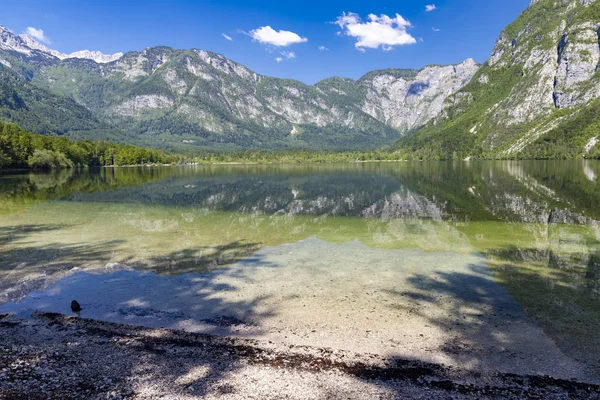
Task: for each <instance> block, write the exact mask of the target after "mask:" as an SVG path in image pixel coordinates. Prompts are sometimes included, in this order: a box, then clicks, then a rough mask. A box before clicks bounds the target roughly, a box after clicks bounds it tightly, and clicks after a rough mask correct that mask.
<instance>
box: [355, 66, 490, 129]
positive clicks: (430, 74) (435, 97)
mask: <svg viewBox="0 0 600 400" xmlns="http://www.w3.org/2000/svg"><path fill="white" fill-rule="evenodd" d="M478 68H479V66H478V65H477V63H476V62H475V61H474V60H472V59H468V60H466V61H464V62H463V63H461V64H458V65H454V66H445V67H441V66H429V67H425V68H423V69H422V70H420V71H419V72H418V73H417V74H416V76H415V77H414V78H412V79H405V78H403V77H396V76H394V75H392V74H389V73H385V71H384V72H382V73H376V74H370V75H369V78H368V79H362V80H361V84H362V85H364V86H365V88H366V96H365V99H364V100H363V102H362V104H361V109H362V110H363V111H364V112H366V113H367V114H369V115H371V116H372V117H373V118H376V119H378V120H380V121H383V122H385V123H386V124H388V125H390V126H392V127H394V128H395V129H398V130H400V131H402V132H408V131H410V130H412V129H415V128H418V127H419V126H422V125H424V124H426V123H427V122H428V121H429V120H431V119H432V118H434V117H436V116H438V115H439V114H440V113H441V112H442V110H443V106H444V101H445V100H446V98H447V97H448V96H449V95H451V94H453V93H455V92H456V91H458V90H459V89H461V88H462V87H463V86H464V85H466V84H467V83H469V81H471V78H473V75H474V74H475V72H477V70H478Z"/></svg>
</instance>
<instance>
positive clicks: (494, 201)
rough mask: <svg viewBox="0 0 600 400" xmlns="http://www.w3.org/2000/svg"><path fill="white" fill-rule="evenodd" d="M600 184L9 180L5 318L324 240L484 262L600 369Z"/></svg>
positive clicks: (565, 165) (389, 177)
mask: <svg viewBox="0 0 600 400" xmlns="http://www.w3.org/2000/svg"><path fill="white" fill-rule="evenodd" d="M598 176H600V163H598V162H594V161H581V160H577V161H548V162H545V161H531V162H509V161H503V162H415V163H393V164H387V163H382V164H348V165H345V164H344V165H268V166H262V165H255V166H235V165H229V166H187V167H153V168H150V167H145V168H116V169H111V168H107V169H101V170H69V171H57V172H55V173H51V174H8V175H1V176H0V303H5V302H8V301H13V300H18V299H21V298H23V297H24V296H26V295H27V294H28V293H30V292H31V291H32V290H35V289H39V288H43V287H47V286H48V285H50V284H51V283H52V282H54V281H56V280H58V279H60V278H61V277H64V276H67V275H69V274H72V273H73V269H74V268H75V269H98V268H102V269H103V268H106V267H107V266H108V267H109V268H123V267H124V266H128V267H133V268H135V269H137V270H143V271H152V272H156V273H159V274H163V275H178V274H182V273H188V272H196V273H202V272H205V271H210V270H215V269H218V268H220V267H222V266H224V265H228V264H231V263H233V262H236V261H238V260H241V259H243V258H245V257H248V256H250V255H252V254H254V253H256V252H257V251H259V250H260V249H261V248H264V247H265V246H279V245H283V244H286V243H295V242H299V241H301V240H304V239H307V238H309V237H313V236H314V237H317V238H318V239H320V240H322V241H325V242H330V243H345V242H351V241H354V240H359V241H360V242H362V243H363V244H364V245H367V246H369V247H371V248H374V249H378V248H381V249H393V250H399V249H418V250H422V251H426V252H452V253H460V254H464V255H467V254H472V253H478V254H482V255H483V256H485V259H486V262H487V264H488V266H489V268H490V269H491V271H492V273H493V276H494V279H495V281H496V282H497V283H498V284H500V285H502V286H504V287H505V288H506V289H507V290H508V291H509V293H510V294H511V295H512V296H513V297H514V298H515V299H516V300H517V301H518V302H519V303H520V304H521V306H522V307H523V309H524V310H525V312H526V313H527V315H529V316H530V317H532V318H534V320H535V321H536V322H537V323H538V324H539V325H540V326H541V327H542V328H543V329H544V332H545V333H546V334H547V335H549V336H550V337H552V339H553V340H555V341H556V343H557V344H558V345H559V347H560V348H561V350H562V351H564V352H566V353H567V354H570V355H572V356H573V357H575V358H576V359H580V360H584V361H585V362H586V363H589V364H594V363H595V368H598V370H600V363H599V362H598V359H600V357H599V354H598V349H597V346H596V345H595V343H600V245H599V244H600V226H599V223H598V221H599V220H600V207H598V204H600V184H599V183H598V178H597V177H598ZM372 268H377V265H373V266H372Z"/></svg>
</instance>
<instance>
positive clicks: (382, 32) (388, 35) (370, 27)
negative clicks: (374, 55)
mask: <svg viewBox="0 0 600 400" xmlns="http://www.w3.org/2000/svg"><path fill="white" fill-rule="evenodd" d="M368 18H369V21H368V22H363V21H362V20H361V18H360V16H359V15H358V14H355V13H347V14H346V13H343V14H342V15H341V16H339V17H338V18H337V20H336V21H335V24H337V25H338V26H339V27H340V28H342V32H338V35H341V34H344V35H346V36H351V37H354V38H356V39H357V42H356V43H355V44H354V46H355V47H356V48H357V49H358V50H360V51H365V48H370V49H376V48H378V47H380V46H381V48H382V49H383V50H384V51H390V50H392V49H393V47H394V46H403V45H409V44H414V43H416V42H417V40H416V39H415V38H414V37H412V36H411V35H410V34H409V33H408V32H407V31H406V30H407V29H408V28H409V27H411V26H412V25H411V23H410V22H409V21H407V20H406V19H404V18H403V17H402V16H401V15H400V14H396V16H395V17H393V18H392V17H388V16H387V15H385V14H382V15H380V16H377V15H375V14H369V17H368Z"/></svg>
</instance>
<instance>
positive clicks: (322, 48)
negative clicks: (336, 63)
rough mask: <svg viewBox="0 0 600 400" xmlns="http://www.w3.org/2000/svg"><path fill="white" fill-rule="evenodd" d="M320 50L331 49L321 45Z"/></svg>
mask: <svg viewBox="0 0 600 400" xmlns="http://www.w3.org/2000/svg"><path fill="white" fill-rule="evenodd" d="M319 51H329V49H328V48H327V47H325V46H319Z"/></svg>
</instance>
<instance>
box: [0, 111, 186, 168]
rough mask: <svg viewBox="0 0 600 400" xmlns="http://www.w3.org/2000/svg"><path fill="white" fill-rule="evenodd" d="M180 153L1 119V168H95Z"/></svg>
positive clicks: (175, 158) (171, 158) (157, 160)
mask: <svg viewBox="0 0 600 400" xmlns="http://www.w3.org/2000/svg"><path fill="white" fill-rule="evenodd" d="M186 160H187V159H186V157H185V156H182V155H174V154H167V153H165V152H163V151H161V150H154V149H147V148H143V147H137V146H131V145H121V144H115V143H112V142H101V141H91V140H80V141H72V140H70V139H68V138H65V137H61V136H44V135H39V134H36V133H31V132H28V131H26V130H24V129H22V128H20V127H19V126H17V125H15V124H5V123H1V122H0V169H2V168H30V169H35V170H44V169H51V168H71V167H94V166H107V165H133V164H135V165H138V164H171V163H178V162H184V161H186Z"/></svg>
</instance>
